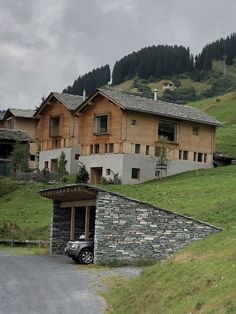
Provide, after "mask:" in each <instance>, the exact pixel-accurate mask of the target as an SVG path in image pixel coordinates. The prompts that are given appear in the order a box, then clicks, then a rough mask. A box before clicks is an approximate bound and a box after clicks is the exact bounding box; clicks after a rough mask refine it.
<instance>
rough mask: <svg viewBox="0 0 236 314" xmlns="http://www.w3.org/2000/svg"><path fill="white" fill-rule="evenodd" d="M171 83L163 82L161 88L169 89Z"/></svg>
mask: <svg viewBox="0 0 236 314" xmlns="http://www.w3.org/2000/svg"><path fill="white" fill-rule="evenodd" d="M172 86H173V84H172V83H170V82H164V83H163V84H162V89H163V90H164V91H165V90H170V89H171V88H172Z"/></svg>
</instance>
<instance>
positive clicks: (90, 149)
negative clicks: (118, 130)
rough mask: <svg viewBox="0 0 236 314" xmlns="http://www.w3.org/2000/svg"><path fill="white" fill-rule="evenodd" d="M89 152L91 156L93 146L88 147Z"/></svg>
mask: <svg viewBox="0 0 236 314" xmlns="http://www.w3.org/2000/svg"><path fill="white" fill-rule="evenodd" d="M89 151H90V154H93V145H90V148H89Z"/></svg>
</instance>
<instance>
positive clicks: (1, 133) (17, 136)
mask: <svg viewBox="0 0 236 314" xmlns="http://www.w3.org/2000/svg"><path fill="white" fill-rule="evenodd" d="M0 140H9V141H20V142H31V143H32V142H34V141H33V140H32V138H31V137H30V136H29V135H28V134H27V133H26V132H24V131H21V130H13V129H3V128H0Z"/></svg>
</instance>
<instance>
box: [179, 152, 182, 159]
mask: <svg viewBox="0 0 236 314" xmlns="http://www.w3.org/2000/svg"><path fill="white" fill-rule="evenodd" d="M182 156H183V151H182V150H179V159H182Z"/></svg>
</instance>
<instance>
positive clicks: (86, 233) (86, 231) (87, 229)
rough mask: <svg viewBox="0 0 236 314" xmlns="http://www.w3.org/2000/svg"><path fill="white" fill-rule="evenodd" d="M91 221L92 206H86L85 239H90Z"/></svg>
mask: <svg viewBox="0 0 236 314" xmlns="http://www.w3.org/2000/svg"><path fill="white" fill-rule="evenodd" d="M89 223H90V206H86V213H85V232H84V234H85V240H88V239H89Z"/></svg>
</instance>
